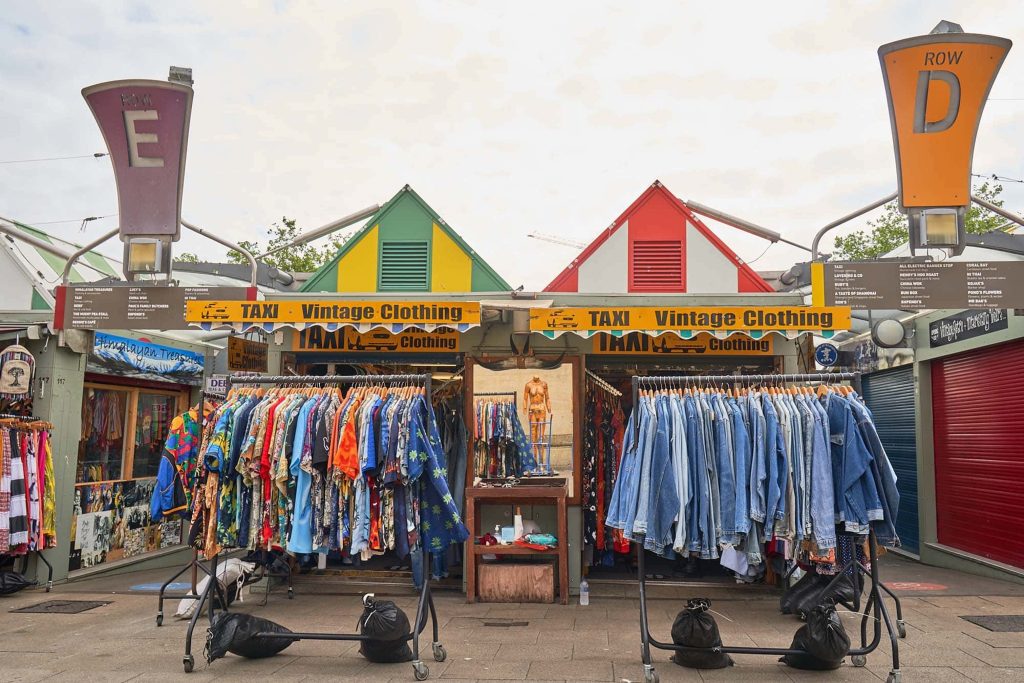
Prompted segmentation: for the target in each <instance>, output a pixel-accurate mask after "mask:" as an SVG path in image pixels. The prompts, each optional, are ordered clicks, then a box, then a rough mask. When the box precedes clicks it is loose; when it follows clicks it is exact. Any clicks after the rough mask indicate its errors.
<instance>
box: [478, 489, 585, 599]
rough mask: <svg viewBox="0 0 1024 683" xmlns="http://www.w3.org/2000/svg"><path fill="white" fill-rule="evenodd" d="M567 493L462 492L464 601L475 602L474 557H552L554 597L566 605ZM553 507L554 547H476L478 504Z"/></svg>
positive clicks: (528, 490)
mask: <svg viewBox="0 0 1024 683" xmlns="http://www.w3.org/2000/svg"><path fill="white" fill-rule="evenodd" d="M567 496H568V490H567V489H566V487H565V486H514V487H512V488H480V487H469V488H467V489H466V527H467V528H468V529H469V533H470V537H469V540H468V541H466V545H467V547H466V559H465V564H466V601H467V602H476V600H477V597H478V593H477V556H478V555H523V556H530V555H534V556H540V555H554V556H556V557H557V559H558V596H559V601H560V602H561V603H562V604H563V605H568V604H569V542H568V541H569V523H568V513H567V511H566V498H567ZM503 503H507V504H509V505H554V506H555V508H556V510H557V513H558V521H557V526H558V528H557V529H556V530H555V532H554V535H555V537H557V538H558V547H557V548H552V549H550V550H533V549H532V548H524V547H522V546H515V545H477V543H476V539H477V537H478V536H480V535H481V531H480V529H478V528H477V526H478V525H479V519H480V515H479V512H480V505H481V504H483V505H500V504H503Z"/></svg>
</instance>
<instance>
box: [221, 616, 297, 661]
mask: <svg viewBox="0 0 1024 683" xmlns="http://www.w3.org/2000/svg"><path fill="white" fill-rule="evenodd" d="M257 633H291V630H289V629H287V628H285V627H284V626H281V625H280V624H275V623H274V622H272V621H270V620H268V619H264V618H262V617H255V616H253V615H251V614H243V613H241V612H217V613H216V614H214V615H213V622H212V623H211V624H210V628H209V629H207V632H206V661H207V662H212V661H213V660H215V659H220V658H221V657H223V656H224V655H225V654H227V653H228V652H230V653H232V654H236V655H239V656H241V657H248V658H249V659H261V658H263V657H272V656H274V655H276V654H277V653H278V652H280V651H281V650H283V649H285V648H286V647H288V646H289V645H291V644H292V643H293V642H294V640H293V639H291V638H275V637H274V636H257V635H256V634H257Z"/></svg>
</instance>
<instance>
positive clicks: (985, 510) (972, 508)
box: [932, 342, 1024, 568]
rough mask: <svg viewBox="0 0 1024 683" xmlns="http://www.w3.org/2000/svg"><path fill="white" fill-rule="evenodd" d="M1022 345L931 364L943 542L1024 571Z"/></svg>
mask: <svg viewBox="0 0 1024 683" xmlns="http://www.w3.org/2000/svg"><path fill="white" fill-rule="evenodd" d="M1022 406H1024V342H1012V343H1009V344H1000V345H998V346H992V347H989V348H985V349H981V350H978V351H972V352H969V353H964V354H960V355H956V356H951V357H949V358H944V359H941V360H937V361H934V362H933V363H932V410H933V417H934V432H935V498H936V512H937V518H938V519H937V521H938V540H939V543H941V544H943V545H948V546H951V547H953V548H958V549H960V550H964V551H966V552H969V553H972V554H975V555H980V556H982V557H987V558H989V559H992V560H996V561H998V562H1004V563H1006V564H1009V565H1013V566H1015V567H1022V568H1024V525H1022V522H1024V410H1022Z"/></svg>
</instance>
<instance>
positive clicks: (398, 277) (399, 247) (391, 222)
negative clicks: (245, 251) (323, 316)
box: [302, 185, 511, 292]
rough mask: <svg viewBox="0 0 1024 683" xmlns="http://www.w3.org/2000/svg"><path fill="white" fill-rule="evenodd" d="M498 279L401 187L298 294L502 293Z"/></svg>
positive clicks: (418, 199) (505, 288)
mask: <svg viewBox="0 0 1024 683" xmlns="http://www.w3.org/2000/svg"><path fill="white" fill-rule="evenodd" d="M510 289H511V287H509V285H508V283H507V282H505V280H504V278H502V277H501V276H500V275H498V274H497V273H496V272H495V271H494V269H493V268H491V267H490V266H489V265H487V263H486V262H485V261H484V260H483V259H482V258H480V257H479V256H478V255H477V254H476V252H475V251H473V250H472V249H470V247H469V245H468V244H466V243H465V242H464V241H463V239H462V238H461V237H459V235H458V234H457V233H456V232H455V231H454V230H452V229H451V228H450V227H448V225H447V223H445V221H444V220H443V219H442V218H441V217H440V216H439V215H437V213H436V212H435V211H434V210H433V209H431V208H430V206H429V205H428V204H427V203H426V202H425V201H423V199H422V198H421V197H420V196H419V195H418V194H416V192H415V191H414V190H413V189H412V188H411V187H409V186H408V185H406V186H405V187H403V188H402V189H401V190H399V192H398V194H396V195H395V196H394V197H392V198H391V200H390V201H388V202H387V203H386V204H385V205H384V206H383V207H381V209H380V211H378V212H377V213H376V214H375V215H374V216H373V217H372V218H371V219H370V220H369V221H368V222H367V223H366V225H365V226H363V228H362V229H361V230H360V231H359V232H358V233H356V234H355V235H353V236H352V238H351V239H350V240H349V241H348V242H346V243H345V246H344V247H342V249H341V251H339V252H338V253H337V255H335V257H334V258H333V259H331V260H330V261H329V262H328V263H327V264H325V265H324V266H323V267H322V268H320V270H318V271H317V272H316V273H314V274H313V276H312V277H310V279H309V280H308V281H307V282H306V284H305V285H303V286H302V291H303V292H504V291H508V290H510Z"/></svg>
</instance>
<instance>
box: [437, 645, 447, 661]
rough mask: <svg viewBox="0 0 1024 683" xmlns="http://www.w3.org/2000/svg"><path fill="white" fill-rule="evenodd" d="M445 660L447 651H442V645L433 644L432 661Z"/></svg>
mask: <svg viewBox="0 0 1024 683" xmlns="http://www.w3.org/2000/svg"><path fill="white" fill-rule="evenodd" d="M446 659H448V651H447V650H445V649H444V645H442V644H441V643H434V661H435V662H443V661H444V660H446Z"/></svg>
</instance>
